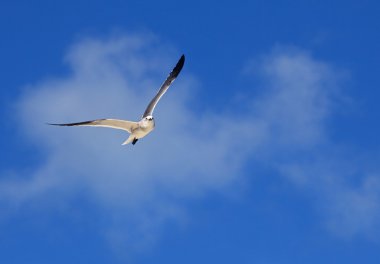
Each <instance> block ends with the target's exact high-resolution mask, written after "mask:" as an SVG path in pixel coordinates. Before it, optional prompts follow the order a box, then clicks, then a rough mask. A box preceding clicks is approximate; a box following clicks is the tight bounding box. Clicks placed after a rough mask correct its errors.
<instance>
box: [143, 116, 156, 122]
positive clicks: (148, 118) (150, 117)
mask: <svg viewBox="0 0 380 264" xmlns="http://www.w3.org/2000/svg"><path fill="white" fill-rule="evenodd" d="M144 119H145V120H146V121H152V120H153V119H154V118H153V116H146V117H145V118H144Z"/></svg>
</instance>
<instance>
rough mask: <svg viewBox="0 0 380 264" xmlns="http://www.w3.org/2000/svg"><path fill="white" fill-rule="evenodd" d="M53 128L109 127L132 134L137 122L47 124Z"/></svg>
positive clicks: (104, 121) (101, 121)
mask: <svg viewBox="0 0 380 264" xmlns="http://www.w3.org/2000/svg"><path fill="white" fill-rule="evenodd" d="M49 125H53V126H99V127H110V128H115V129H121V130H125V131H128V132H129V133H132V131H133V130H134V129H135V128H137V127H138V123H137V122H132V121H126V120H119V119H96V120H91V121H84V122H78V123H66V124H49Z"/></svg>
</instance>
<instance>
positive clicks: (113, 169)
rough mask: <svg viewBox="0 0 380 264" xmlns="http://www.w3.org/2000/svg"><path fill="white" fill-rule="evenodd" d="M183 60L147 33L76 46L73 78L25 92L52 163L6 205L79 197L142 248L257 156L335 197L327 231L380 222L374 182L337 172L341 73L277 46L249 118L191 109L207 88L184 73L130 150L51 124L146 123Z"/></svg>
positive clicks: (25, 178) (112, 135)
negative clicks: (331, 124)
mask: <svg viewBox="0 0 380 264" xmlns="http://www.w3.org/2000/svg"><path fill="white" fill-rule="evenodd" d="M178 54H179V53H176V52H174V51H173V50H172V49H169V48H167V47H164V46H163V45H161V44H160V42H159V41H158V40H157V39H156V38H155V37H154V36H143V35H125V36H119V37H115V38H110V39H107V40H99V39H86V40H83V41H80V42H79V43H77V44H76V45H74V46H73V47H72V48H71V49H70V50H69V52H68V55H67V56H66V62H67V64H68V66H69V67H70V69H71V73H70V74H69V75H68V76H65V77H61V78H51V79H48V80H44V81H42V82H40V83H37V84H35V85H31V86H29V87H28V89H27V90H26V91H25V93H24V94H23V96H22V97H21V99H20V100H19V102H18V110H19V116H18V118H20V120H21V122H20V125H21V129H23V130H24V131H25V133H26V136H27V137H28V138H29V139H30V141H31V142H38V146H39V148H40V150H41V151H43V153H44V154H45V161H44V162H43V163H42V164H41V165H40V166H39V167H38V168H37V169H35V170H34V171H33V172H32V173H30V174H28V175H22V176H18V177H17V178H15V179H13V178H12V177H7V180H3V181H2V182H0V193H1V194H0V200H2V201H3V202H4V203H8V204H12V205H14V204H17V205H19V206H23V205H25V204H28V203H30V202H31V201H35V200H39V199H41V197H44V198H48V197H50V195H51V194H54V195H59V196H61V197H62V198H63V199H64V198H67V199H69V197H72V196H73V195H75V194H77V193H78V192H81V193H83V195H85V196H86V198H87V199H90V200H93V201H95V203H96V204H98V205H99V206H100V208H102V210H104V211H105V212H107V214H106V215H107V217H108V221H106V222H108V223H109V225H107V226H106V227H105V229H106V231H105V233H106V234H107V236H108V237H109V238H110V240H111V241H113V242H115V241H119V240H120V235H119V234H120V232H115V230H124V231H125V232H123V233H122V234H123V236H122V237H123V239H124V238H129V239H130V240H133V241H134V244H139V243H141V244H144V243H146V242H147V241H153V240H154V237H155V234H156V232H157V230H159V228H160V226H161V225H162V223H165V222H167V221H170V220H175V221H181V219H182V217H183V213H184V210H183V207H182V204H181V200H186V199H194V198H200V197H202V195H204V194H206V193H207V192H209V191H214V190H216V191H221V190H226V189H228V188H230V186H235V185H234V184H236V183H239V180H241V179H242V177H248V176H249V175H250V174H252V173H253V172H250V173H243V171H242V167H243V166H244V165H245V164H246V161H248V160H256V161H259V162H261V163H264V164H266V165H269V166H271V167H273V168H275V169H276V170H277V171H278V172H279V173H280V174H283V175H286V176H287V177H288V178H289V179H290V180H291V181H293V182H294V183H296V184H298V185H299V186H301V188H302V189H307V190H312V191H313V192H314V193H315V194H316V195H317V196H318V197H325V196H326V197H330V198H331V201H327V200H326V199H322V198H321V199H319V200H320V202H319V203H318V206H323V207H325V208H327V206H326V205H327V203H328V205H329V206H328V208H327V209H326V212H328V213H329V216H330V218H329V223H330V226H332V227H334V226H335V227H334V228H338V227H337V226H338V225H337V224H336V223H337V221H338V222H344V223H346V224H345V226H346V228H345V230H346V229H349V230H351V231H350V232H351V233H360V232H361V231H363V230H368V229H370V228H373V227H374V226H376V225H377V223H378V221H377V222H376V221H375V219H377V218H378V213H379V209H378V207H377V206H376V203H377V201H378V200H379V196H378V195H376V193H377V189H378V184H372V183H373V182H376V180H374V179H375V178H373V177H368V178H367V177H365V175H363V179H364V181H363V182H364V183H363V185H362V186H360V187H357V186H353V187H352V186H350V185H349V184H348V183H346V182H345V181H344V177H345V175H344V171H343V170H341V168H340V167H339V166H338V167H334V170H333V171H332V170H331V167H329V164H334V160H335V159H337V158H336V157H335V156H334V155H331V154H330V150H334V149H336V146H334V144H333V143H332V142H330V140H329V137H328V133H327V132H326V131H327V130H328V121H329V119H330V118H331V116H332V113H333V111H334V100H335V98H336V95H337V93H338V91H339V85H338V84H339V78H338V77H337V76H339V71H337V70H336V69H334V68H332V67H331V66H329V64H327V63H324V62H321V61H318V60H315V59H314V58H313V57H312V56H311V55H310V54H308V53H306V52H303V51H300V50H297V49H292V50H289V49H281V50H276V51H275V52H273V53H271V54H269V55H266V56H264V57H263V58H262V59H260V60H258V61H256V62H255V63H253V64H252V65H251V66H250V67H248V68H247V72H248V73H249V74H250V72H253V70H254V71H255V72H256V73H259V74H260V76H259V78H260V80H261V82H260V83H261V86H262V87H261V88H262V90H263V92H262V94H260V95H259V96H257V97H255V98H253V99H252V100H247V101H246V105H245V107H244V108H245V109H249V110H248V113H244V115H240V113H234V112H233V111H228V112H227V111H226V112H223V111H222V112H218V113H214V112H210V111H206V112H205V113H196V112H194V111H193V110H192V108H191V107H189V106H191V104H192V103H194V102H195V101H194V99H195V94H196V90H197V86H199V84H198V82H197V80H196V78H195V77H193V76H192V75H191V69H188V68H187V67H186V66H185V68H184V71H183V73H181V76H180V77H179V79H178V80H177V81H176V82H175V83H174V85H173V87H172V88H171V89H170V91H169V92H168V94H167V95H165V97H164V98H163V99H162V101H161V102H160V104H159V106H158V108H157V110H156V112H155V115H156V120H157V121H156V123H157V124H156V126H157V127H156V129H155V131H154V132H153V133H152V134H150V135H149V136H147V137H146V138H144V139H143V140H142V141H141V142H138V145H136V146H134V147H132V146H126V147H125V146H124V147H122V146H119V145H120V144H121V143H122V142H123V141H124V140H125V138H126V137H127V135H126V134H124V133H122V132H120V131H114V130H108V129H94V128H84V127H81V128H61V127H59V128H57V127H49V126H46V125H44V123H45V122H75V121H82V120H90V119H94V118H125V119H131V120H134V119H138V118H139V117H140V115H141V113H142V112H143V110H144V108H145V106H146V104H147V103H148V101H149V99H150V98H151V97H152V95H153V94H154V93H155V92H156V89H157V88H158V86H159V84H161V82H162V80H163V79H164V78H165V77H166V74H167V72H166V71H168V70H170V69H171V67H172V66H173V63H175V62H176V60H177V56H178ZM239 116H241V117H239ZM247 117H249V118H247ZM172 124H176V126H173V125H172ZM321 157H322V158H321ZM327 160H328V161H329V162H328V163H327V162H324V161H327ZM340 161H341V159H340V158H339V162H340ZM344 162H349V161H348V160H347V161H344ZM344 162H343V163H344ZM342 182H343V185H340V183H342ZM338 183H339V184H338ZM342 186H343V187H342ZM376 186H377V187H376ZM337 190H339V191H340V192H337ZM338 193H341V194H342V195H337V194H338ZM377 204H378V203H377ZM351 212H352V213H354V214H355V216H360V217H361V219H358V220H353V218H352V217H351ZM127 215H128V217H126V216H127ZM364 218H365V219H364ZM361 220H365V221H361ZM343 226H344V225H343ZM340 227H341V226H339V228H340ZM136 234H138V235H136ZM136 237H143V239H141V238H138V239H136ZM136 242H139V243H136Z"/></svg>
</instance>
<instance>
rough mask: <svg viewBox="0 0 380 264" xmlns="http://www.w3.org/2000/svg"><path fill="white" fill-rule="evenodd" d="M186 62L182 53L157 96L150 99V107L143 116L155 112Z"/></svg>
mask: <svg viewBox="0 0 380 264" xmlns="http://www.w3.org/2000/svg"><path fill="white" fill-rule="evenodd" d="M184 63H185V55H182V56H181V58H180V59H179V60H178V62H177V64H176V66H175V67H174V69H173V70H172V71H171V72H170V74H169V76H168V78H166V80H165V82H164V83H163V84H162V85H161V88H160V90H159V91H158V93H157V94H156V96H155V97H154V98H153V99H152V101H150V103H149V105H148V107H147V108H146V110H145V112H144V115H143V117H146V116H151V115H152V114H153V111H154V108H155V107H156V105H157V103H158V101H159V100H160V98H161V97H162V96H163V95H164V93H165V92H166V91H167V90H168V88H169V86H170V85H171V84H172V82H173V81H174V80H175V79H176V78H177V76H178V74H179V73H180V72H181V70H182V67H183V65H184Z"/></svg>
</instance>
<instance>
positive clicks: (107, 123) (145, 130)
mask: <svg viewBox="0 0 380 264" xmlns="http://www.w3.org/2000/svg"><path fill="white" fill-rule="evenodd" d="M184 63H185V55H182V56H181V58H180V59H179V60H178V62H177V64H176V66H175V67H174V68H173V70H172V71H171V72H170V74H169V76H168V77H167V78H166V80H165V81H164V83H163V84H162V85H161V87H160V89H159V90H158V92H157V94H156V95H155V96H154V97H153V99H152V100H151V101H150V103H149V104H148V106H147V108H146V109H145V112H144V114H143V116H142V118H141V120H140V121H138V122H133V121H127V120H120V119H96V120H91V121H84V122H78V123H66V124H51V123H48V124H49V125H53V126H95V127H110V128H115V129H121V130H124V131H127V132H128V133H129V134H130V135H129V137H128V139H127V140H126V141H124V142H123V144H122V145H126V144H128V143H130V142H132V145H135V144H136V142H137V141H138V140H139V139H140V138H143V137H145V136H146V135H148V134H149V133H150V132H152V130H153V129H154V127H155V123H154V118H153V111H154V108H155V107H156V105H157V103H158V101H159V100H160V99H161V97H162V96H163V95H164V94H165V92H166V91H167V90H168V89H169V86H170V85H171V84H172V82H173V81H174V80H175V79H176V78H177V76H178V74H179V73H180V72H181V70H182V67H183V65H184Z"/></svg>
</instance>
